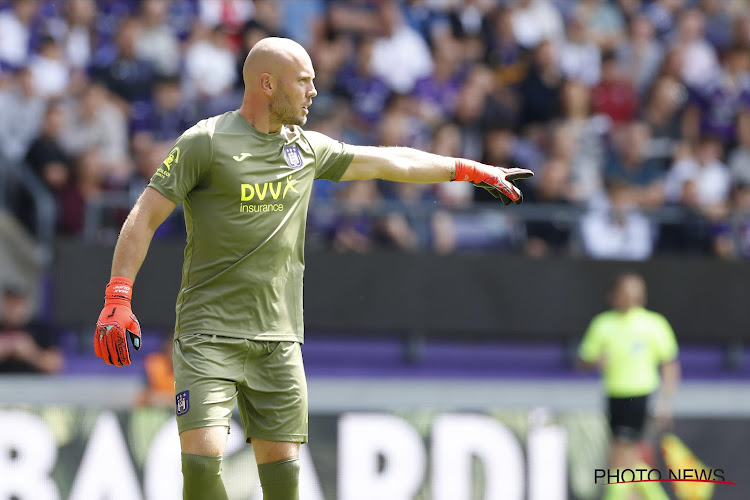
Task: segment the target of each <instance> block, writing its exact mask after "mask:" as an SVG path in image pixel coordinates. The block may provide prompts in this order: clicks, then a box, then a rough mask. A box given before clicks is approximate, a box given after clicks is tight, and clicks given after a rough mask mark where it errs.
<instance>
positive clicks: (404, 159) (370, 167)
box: [341, 146, 456, 183]
mask: <svg viewBox="0 0 750 500" xmlns="http://www.w3.org/2000/svg"><path fill="white" fill-rule="evenodd" d="M350 147H351V150H352V152H353V153H354V158H353V159H352V162H351V164H350V165H349V168H347V169H346V172H344V175H343V177H342V178H341V180H342V181H351V180H364V179H384V180H388V181H396V182H418V183H433V182H447V181H449V180H451V179H452V178H453V175H454V174H455V169H456V159H455V158H449V157H447V156H440V155H436V154H432V153H426V152H424V151H420V150H418V149H413V148H404V147H377V146H350Z"/></svg>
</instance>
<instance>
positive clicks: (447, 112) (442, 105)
mask: <svg viewBox="0 0 750 500" xmlns="http://www.w3.org/2000/svg"><path fill="white" fill-rule="evenodd" d="M433 59H434V61H435V68H434V71H433V72H432V74H431V75H429V76H426V77H424V78H420V79H419V80H417V83H416V84H415V86H414V91H413V92H412V95H413V96H415V97H416V98H417V101H418V102H419V105H420V108H421V114H422V116H423V117H424V118H425V119H426V120H427V122H428V123H439V122H442V121H444V120H445V119H447V118H450V117H452V116H453V115H454V113H455V111H456V103H457V100H458V93H459V91H460V89H461V86H462V85H463V82H464V78H465V74H464V71H463V68H462V66H461V46H460V45H459V43H458V41H457V40H455V39H454V38H453V37H452V36H446V37H442V38H440V39H438V40H436V41H435V43H434V45H433Z"/></svg>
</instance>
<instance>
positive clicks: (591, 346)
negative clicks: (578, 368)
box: [578, 316, 604, 363]
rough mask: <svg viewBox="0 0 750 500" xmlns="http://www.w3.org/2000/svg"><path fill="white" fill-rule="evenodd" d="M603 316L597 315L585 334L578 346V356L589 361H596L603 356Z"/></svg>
mask: <svg viewBox="0 0 750 500" xmlns="http://www.w3.org/2000/svg"><path fill="white" fill-rule="evenodd" d="M603 331H604V330H603V328H602V317H601V316H596V317H595V318H594V319H593V320H592V321H591V324H590V325H589V327H588V329H587V330H586V333H585V334H584V336H583V340H582V341H581V345H580V346H579V347H578V357H579V358H581V359H582V360H583V361H586V362H587V363H595V362H597V361H599V359H600V358H601V357H602V348H603V345H602V339H603V335H602V333H603Z"/></svg>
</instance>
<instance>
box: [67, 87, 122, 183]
mask: <svg viewBox="0 0 750 500" xmlns="http://www.w3.org/2000/svg"><path fill="white" fill-rule="evenodd" d="M67 123H68V126H67V128H66V130H65V133H64V134H63V135H62V145H63V147H64V148H65V151H66V152H67V153H68V154H69V155H71V156H78V155H80V154H81V153H83V152H84V151H87V150H89V149H92V148H96V149H97V150H98V151H99V154H100V156H101V158H100V159H101V160H102V161H104V162H106V167H107V171H106V176H107V177H109V178H111V179H112V181H113V182H114V183H118V182H123V181H124V180H125V179H127V177H128V176H129V175H130V164H129V162H128V156H127V153H128V130H127V122H126V120H125V115H124V114H123V113H122V111H121V110H120V109H119V108H118V107H116V106H115V105H113V104H112V103H111V101H110V100H109V93H108V92H107V89H105V88H104V87H103V86H102V85H100V84H98V83H91V84H89V85H87V86H86V87H85V88H84V90H83V93H82V95H81V96H80V97H79V98H78V99H77V100H75V101H73V102H72V103H71V105H70V109H69V110H68V118H67Z"/></svg>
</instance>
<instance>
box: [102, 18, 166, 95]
mask: <svg viewBox="0 0 750 500" xmlns="http://www.w3.org/2000/svg"><path fill="white" fill-rule="evenodd" d="M141 34H142V26H141V22H140V21H139V20H138V18H135V17H128V18H125V19H123V20H122V21H121V22H120V25H119V26H118V28H117V34H116V36H115V46H114V47H112V48H108V49H107V50H101V51H99V54H98V55H97V57H96V59H95V60H94V68H93V70H92V73H93V76H94V79H96V80H98V81H100V82H102V83H103V84H104V85H105V86H106V87H107V88H108V89H109V90H111V91H112V92H113V93H114V94H115V95H116V96H118V97H119V98H120V99H122V100H123V101H124V103H123V106H125V107H126V108H129V106H131V105H133V104H136V103H140V102H142V101H146V100H148V98H149V96H150V95H151V87H152V85H153V83H154V78H155V76H156V75H155V73H154V68H153V66H151V64H150V63H149V62H147V61H145V60H143V59H141V58H140V56H139V55H138V51H137V48H136V47H137V45H136V44H137V41H138V39H139V37H140V36H141Z"/></svg>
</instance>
